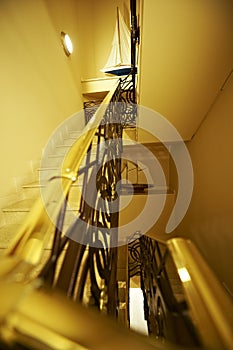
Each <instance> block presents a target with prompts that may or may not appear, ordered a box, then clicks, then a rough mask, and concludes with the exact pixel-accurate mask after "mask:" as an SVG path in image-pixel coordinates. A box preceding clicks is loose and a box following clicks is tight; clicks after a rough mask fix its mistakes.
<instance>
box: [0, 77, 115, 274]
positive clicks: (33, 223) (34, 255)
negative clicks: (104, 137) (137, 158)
mask: <svg viewBox="0 0 233 350" xmlns="http://www.w3.org/2000/svg"><path fill="white" fill-rule="evenodd" d="M118 85H119V82H118V83H116V84H114V86H113V88H112V90H111V91H110V92H109V93H108V94H107V96H106V97H105V99H104V100H103V102H102V103H101V105H100V106H99V108H98V109H97V110H96V112H95V113H94V115H93V117H92V118H91V120H90V121H89V123H88V124H87V125H86V126H85V128H84V129H83V131H82V133H81V135H80V136H79V138H78V139H77V141H76V142H75V143H74V144H73V145H72V147H71V149H70V150H69V152H68V154H67V156H66V157H65V160H64V162H63V165H62V169H61V174H60V176H59V179H54V180H52V181H50V183H49V186H48V188H47V189H46V194H45V195H44V196H43V199H42V198H41V197H40V198H38V200H37V201H36V203H35V204H34V206H33V207H32V210H31V212H30V215H28V216H27V218H26V220H25V221H24V222H23V223H22V226H21V228H20V230H19V232H18V233H17V235H16V236H15V238H14V239H13V241H12V242H11V244H10V246H9V247H8V249H7V250H6V252H5V256H6V257H10V256H14V259H11V260H9V259H8V260H7V262H6V263H5V264H4V266H2V267H0V276H1V274H3V275H5V274H6V273H8V272H10V271H12V270H13V269H14V268H16V267H17V265H18V263H19V261H20V260H22V261H24V262H26V264H25V265H24V267H23V268H24V272H26V270H28V269H29V270H30V268H31V267H32V266H36V265H37V264H38V263H39V261H40V258H41V254H42V249H43V247H44V246H45V244H46V243H47V241H48V239H49V233H50V232H49V228H50V227H51V225H53V223H54V222H55V221H56V218H57V217H58V215H59V212H60V210H61V208H62V205H63V201H64V198H66V196H67V194H68V192H69V190H70V188H71V186H72V184H73V183H74V182H75V181H76V180H77V176H78V171H79V167H80V166H81V164H82V161H83V159H84V157H85V155H86V153H87V150H88V148H89V146H90V144H91V142H92V140H93V138H94V135H95V133H96V130H97V129H98V127H99V124H100V123H101V120H102V119H103V116H104V114H105V112H106V110H107V108H108V105H109V103H110V102H111V99H112V97H113V95H114V93H115V91H116V88H117V86H118ZM58 180H59V181H58ZM61 187H62V189H63V196H62V197H61V196H57V194H58V193H60V191H59V189H60V188H61ZM48 203H50V206H51V205H53V208H52V210H51V213H52V215H53V217H52V218H51V213H50V217H48V215H47V213H46V205H48ZM26 266H27V268H26ZM30 266H31V267H30ZM21 267H22V264H21Z"/></svg>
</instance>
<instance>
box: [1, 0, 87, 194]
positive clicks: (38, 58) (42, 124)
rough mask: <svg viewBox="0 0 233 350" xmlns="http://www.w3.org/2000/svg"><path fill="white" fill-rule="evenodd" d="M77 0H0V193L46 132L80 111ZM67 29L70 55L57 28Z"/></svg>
mask: <svg viewBox="0 0 233 350" xmlns="http://www.w3.org/2000/svg"><path fill="white" fill-rule="evenodd" d="M76 4H77V2H76V1H72V0H66V1H57V0H56V1H50V0H48V1H45V0H44V1H43V0H20V1H18V0H1V2H0V39H1V55H0V77H1V79H0V82H1V83H0V89H1V103H0V118H1V119H0V120H1V122H0V125H1V127H0V149H1V152H0V163H1V174H0V197H1V196H3V195H5V194H7V193H9V192H10V191H11V188H12V183H13V181H12V178H13V177H14V176H21V175H22V174H24V173H25V167H26V164H27V162H29V161H30V160H31V159H32V160H34V159H37V158H38V157H40V154H41V150H42V148H43V147H44V145H45V144H46V142H47V139H48V138H49V136H50V134H51V132H52V131H53V130H54V129H55V128H56V127H57V126H58V125H59V124H60V123H61V122H62V121H63V120H64V119H65V118H67V117H69V116H70V115H71V114H73V113H74V112H76V111H78V110H80V108H81V107H82V102H81V88H80V62H79V52H78V50H77V48H78V38H79V33H78V29H77V18H76V17H77V6H76ZM61 30H64V31H68V32H69V34H70V36H71V38H72V39H73V42H74V48H75V50H74V54H73V55H72V56H71V57H70V58H67V57H66V56H65V54H64V52H63V49H62V46H61V41H60V32H61Z"/></svg>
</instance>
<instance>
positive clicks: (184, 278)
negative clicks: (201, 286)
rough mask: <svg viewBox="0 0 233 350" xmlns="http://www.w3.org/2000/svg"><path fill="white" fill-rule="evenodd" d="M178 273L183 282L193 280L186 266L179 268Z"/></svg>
mask: <svg viewBox="0 0 233 350" xmlns="http://www.w3.org/2000/svg"><path fill="white" fill-rule="evenodd" d="M178 274H179V276H180V279H181V281H182V282H188V281H191V277H190V274H189V273H188V270H187V269H186V267H181V268H180V269H178Z"/></svg>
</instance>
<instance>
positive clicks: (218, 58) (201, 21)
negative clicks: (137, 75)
mask: <svg viewBox="0 0 233 350" xmlns="http://www.w3.org/2000/svg"><path fill="white" fill-rule="evenodd" d="M143 2H144V7H143V27H142V33H141V36H142V38H141V66H140V70H141V85H140V104H141V105H143V106H145V107H149V108H152V109H154V110H155V111H158V112H159V113H161V114H162V115H163V116H164V117H166V118H167V119H168V120H169V121H170V122H171V123H172V124H173V125H174V126H175V127H176V128H177V130H178V131H179V132H180V134H181V136H182V137H183V139H185V140H189V139H190V138H191V137H192V136H193V134H194V133H195V131H196V129H197V127H198V126H199V124H200V122H201V120H202V119H203V118H204V116H205V115H206V113H207V112H208V110H209V108H210V106H211V104H212V103H213V101H214V99H215V97H216V95H217V94H218V92H219V90H220V89H221V86H222V84H223V83H224V81H225V79H226V77H227V76H228V74H229V72H230V70H231V69H232V61H233V45H232V42H233V31H232V21H233V15H232V13H233V2H232V0H221V1H219V0H204V1H203V0H188V1H187V0H166V1H164V0H144V1H143Z"/></svg>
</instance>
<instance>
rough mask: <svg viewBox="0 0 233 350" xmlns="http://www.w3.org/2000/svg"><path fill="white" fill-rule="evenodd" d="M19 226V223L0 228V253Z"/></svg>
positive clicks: (8, 243) (10, 240) (7, 245)
mask: <svg viewBox="0 0 233 350" xmlns="http://www.w3.org/2000/svg"><path fill="white" fill-rule="evenodd" d="M19 228H20V225H19V224H9V225H4V226H2V227H1V228H0V254H1V253H3V252H4V250H5V249H6V248H8V247H9V245H10V243H11V242H12V240H13V238H14V237H15V235H16V234H17V232H18V230H19Z"/></svg>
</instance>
